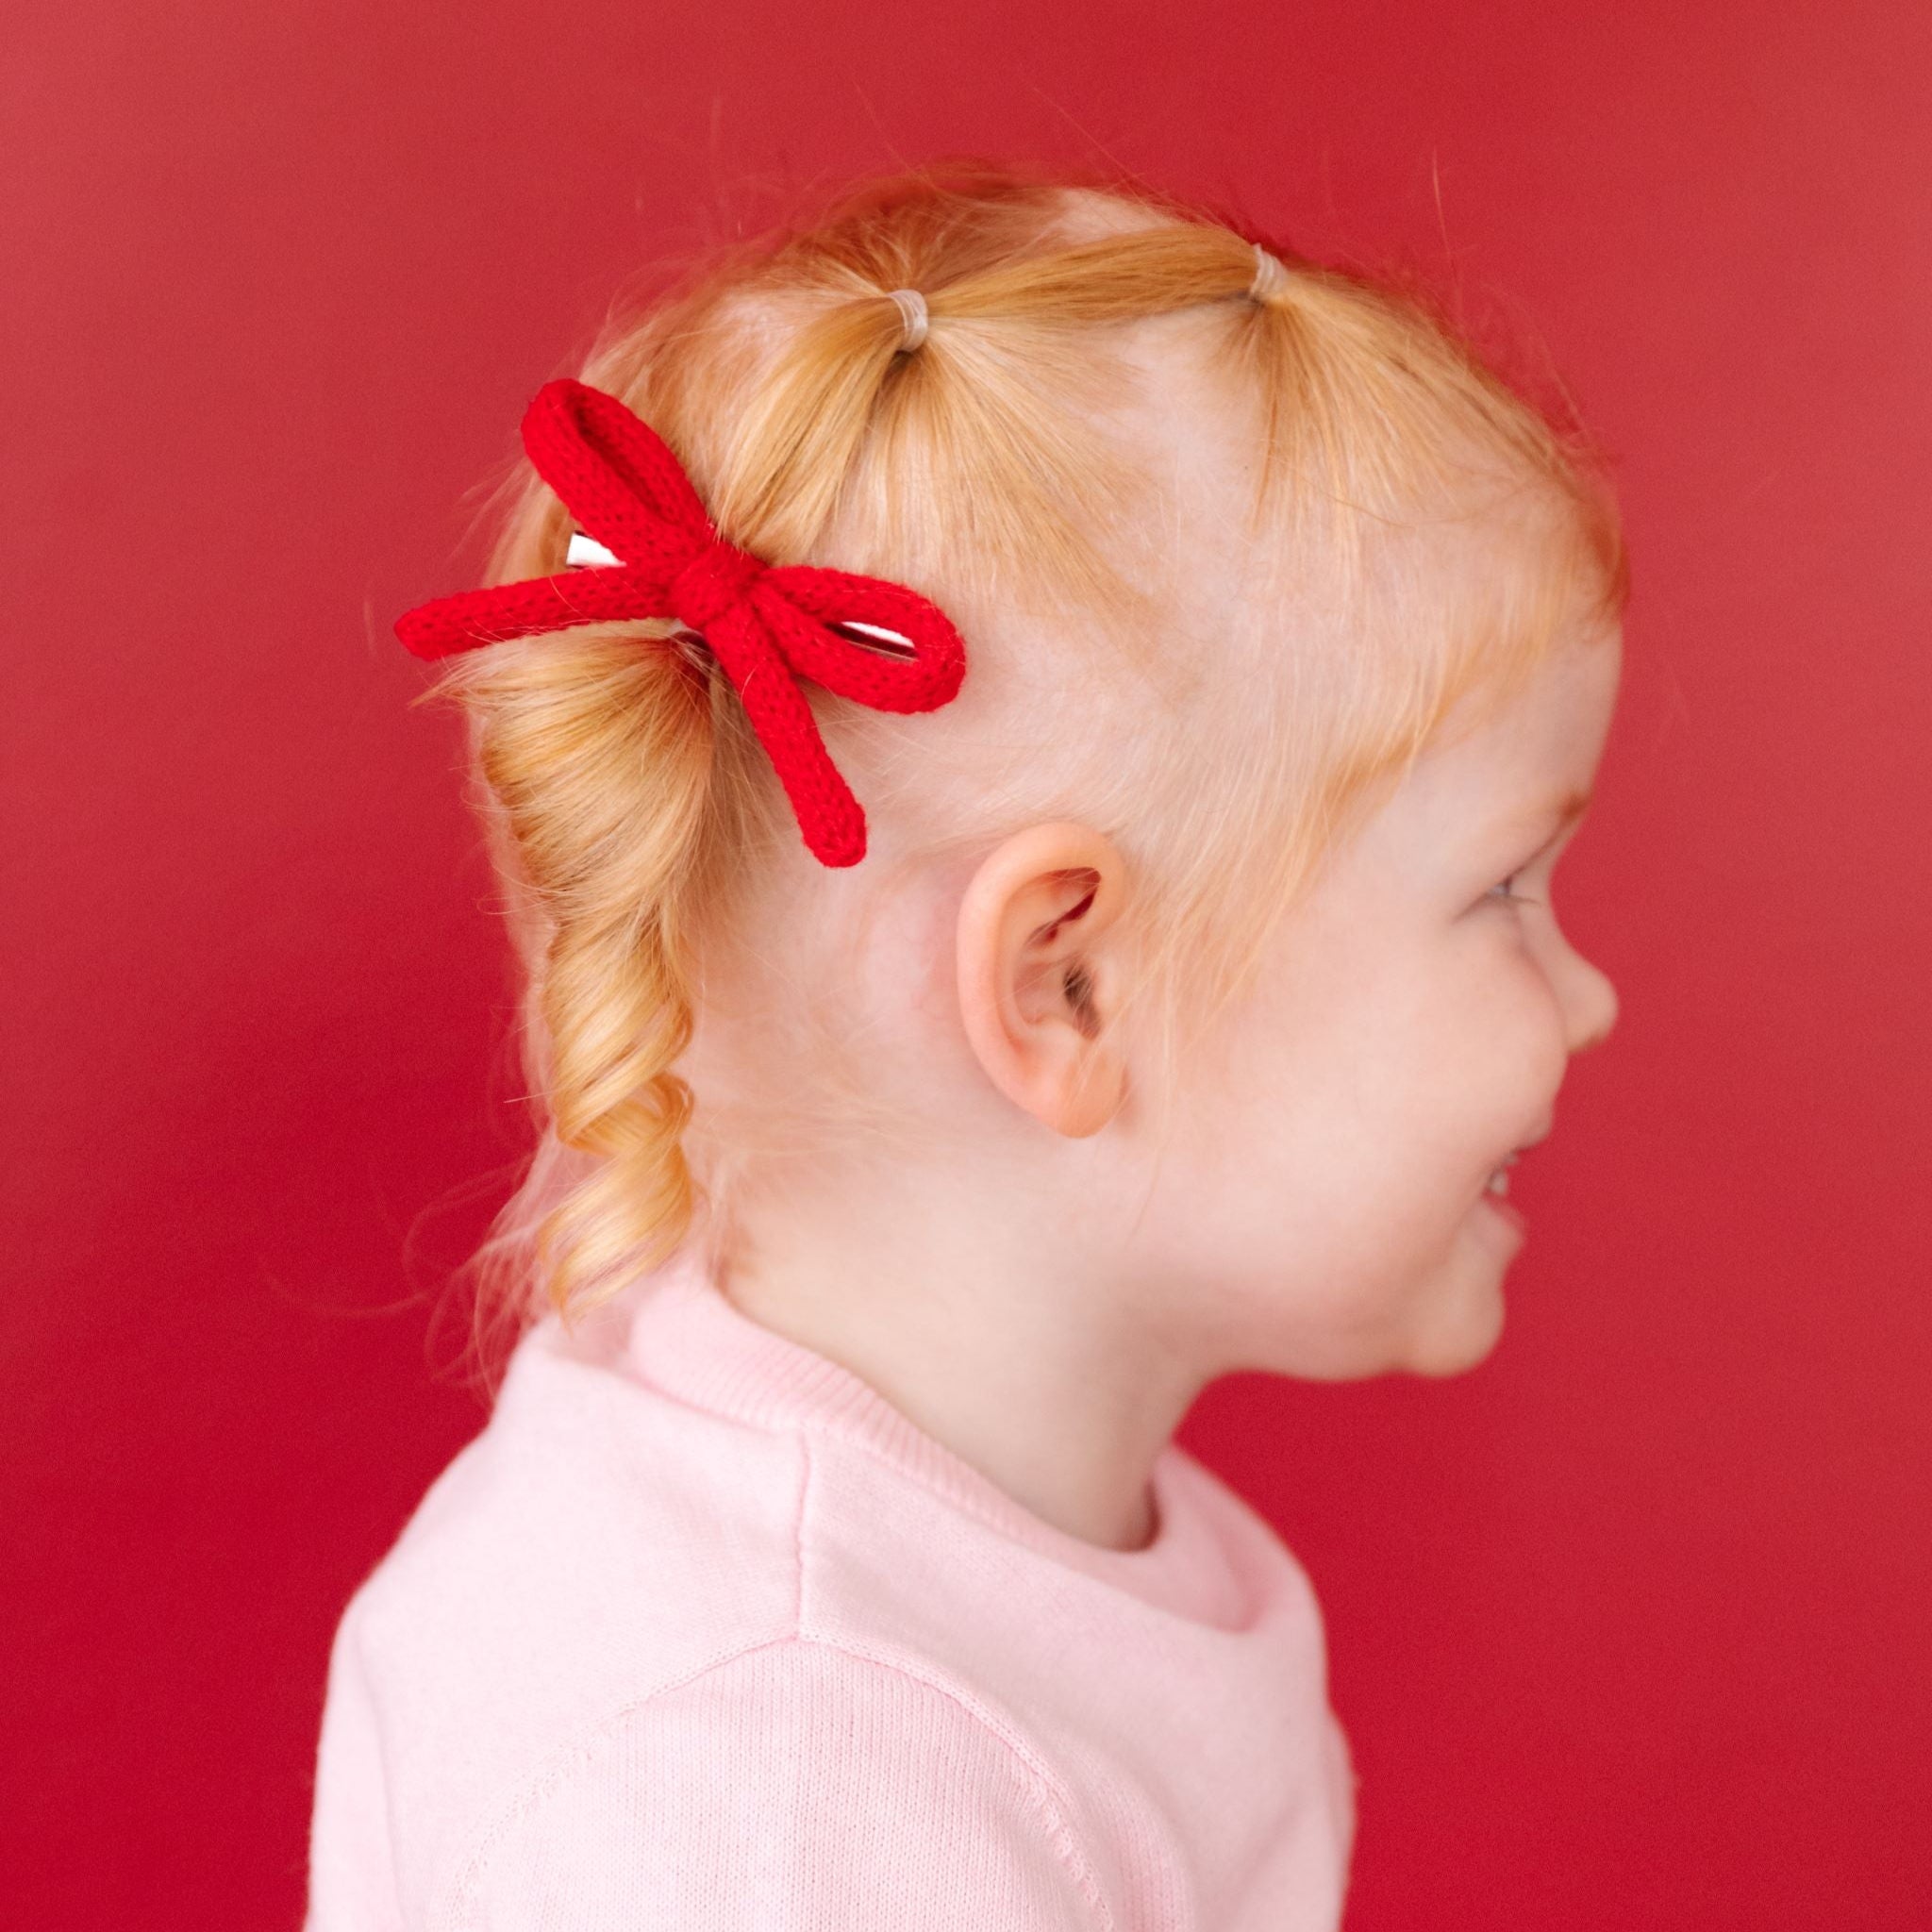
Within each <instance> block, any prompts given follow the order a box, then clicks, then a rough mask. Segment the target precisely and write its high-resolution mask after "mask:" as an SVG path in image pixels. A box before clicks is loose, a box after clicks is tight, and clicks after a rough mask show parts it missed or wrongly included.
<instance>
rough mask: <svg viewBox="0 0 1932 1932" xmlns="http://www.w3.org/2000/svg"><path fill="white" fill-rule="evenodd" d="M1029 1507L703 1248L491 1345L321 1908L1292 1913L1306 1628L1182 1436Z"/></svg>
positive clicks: (1093, 1921) (1121, 1926)
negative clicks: (1119, 1496) (1123, 1541)
mask: <svg viewBox="0 0 1932 1932" xmlns="http://www.w3.org/2000/svg"><path fill="white" fill-rule="evenodd" d="M1154 1484H1155V1496H1156V1501H1157V1503H1158V1511H1159V1519H1158V1521H1159V1526H1158V1535H1157V1537H1156V1540H1155V1541H1154V1542H1153V1543H1152V1544H1151V1545H1149V1546H1148V1547H1147V1548H1145V1549H1143V1550H1138V1551H1132V1552H1121V1551H1113V1550H1108V1549H1104V1548H1101V1547H1099V1546H1097V1545H1094V1544H1091V1543H1087V1542H1084V1541H1080V1540H1079V1539H1077V1538H1075V1537H1072V1536H1069V1535H1067V1534H1065V1533H1064V1532H1062V1531H1060V1530H1058V1529H1057V1528H1055V1527H1054V1526H1053V1525H1051V1524H1047V1523H1045V1522H1044V1521H1043V1520H1042V1519H1041V1518H1040V1517H1037V1516H1035V1515H1034V1514H1033V1513H1032V1512H1031V1511H1029V1510H1027V1509H1025V1508H1024V1507H1022V1506H1021V1505H1020V1504H1018V1503H1017V1502H1015V1501H1014V1500H1013V1499H1012V1498H1011V1497H1009V1496H1008V1494H1007V1493H1006V1492H1005V1491H1002V1490H1000V1489H999V1488H997V1487H996V1486H995V1485H994V1484H993V1483H992V1482H991V1481H990V1480H989V1479H988V1478H986V1477H985V1476H982V1475H981V1474H979V1473H978V1472H977V1471H976V1470H975V1469H974V1468H973V1467H972V1466H971V1465H970V1464H968V1463H967V1462H965V1461H964V1460H963V1459H962V1458H960V1457H956V1456H955V1455H953V1454H952V1453H951V1452H950V1451H949V1450H947V1449H946V1448H945V1447H944V1446H943V1445H942V1444H941V1443H940V1442H938V1441H936V1440H934V1439H933V1438H932V1437H930V1436H928V1435H927V1434H925V1433H924V1431H923V1430H921V1429H920V1428H918V1427H917V1426H915V1425H914V1424H912V1423H911V1421H910V1420H909V1419H908V1418H907V1417H906V1416H905V1415H904V1414H902V1413H901V1412H900V1411H899V1410H898V1409H896V1408H894V1407H892V1406H891V1404H889V1403H888V1402H887V1401H886V1400H885V1398H884V1397H882V1396H881V1395H880V1394H879V1393H878V1392H877V1391H875V1390H874V1389H873V1388H872V1386H871V1385H870V1384H868V1383H867V1382H865V1381H863V1380H862V1379H860V1377H858V1375H857V1374H854V1373H853V1372H851V1371H850V1370H848V1369H846V1368H844V1367H843V1366H842V1365H841V1364H839V1363H837V1362H834V1361H832V1360H830V1359H828V1358H827V1357H824V1356H821V1355H818V1354H816V1353H814V1352H812V1351H810V1350H808V1349H806V1348H804V1347H801V1346H800V1345H798V1344H797V1343H795V1342H793V1341H790V1340H789V1339H787V1338H785V1337H782V1336H780V1335H777V1334H775V1333H774V1331H772V1330H771V1329H768V1328H766V1327H765V1326H763V1325H762V1324H759V1323H757V1322H755V1321H753V1320H752V1319H751V1317H749V1316H748V1315H747V1314H745V1313H744V1312H743V1311H742V1310H741V1309H740V1308H738V1307H736V1306H735V1305H734V1304H732V1303H731V1302H729V1301H727V1300H726V1299H725V1298H724V1295H722V1294H721V1293H719V1292H718V1291H717V1290H716V1288H715V1287H714V1286H713V1285H712V1284H711V1282H710V1281H709V1279H708V1277H707V1276H706V1275H705V1274H703V1273H702V1272H701V1270H700V1269H699V1267H698V1265H697V1264H696V1262H695V1261H694V1260H693V1259H691V1255H690V1251H687V1254H686V1256H684V1257H680V1258H679V1259H678V1260H676V1261H675V1262H673V1263H672V1264H671V1266H670V1267H669V1268H667V1269H665V1270H663V1271H660V1272H659V1273H658V1274H656V1275H653V1276H651V1277H650V1278H649V1279H648V1280H647V1281H644V1282H641V1283H640V1284H638V1285H637V1287H635V1288H633V1289H632V1290H631V1291H628V1292H627V1293H626V1294H625V1296H623V1297H621V1298H620V1299H619V1300H618V1301H616V1302H614V1303H612V1304H610V1305H608V1307H606V1308H604V1309H601V1310H599V1311H598V1313H597V1314H596V1315H595V1316H593V1317H591V1320H590V1321H589V1322H587V1323H580V1324H578V1334H577V1337H576V1338H575V1340H572V1339H571V1338H568V1337H566V1336H565V1334H564V1332H563V1329H562V1326H561V1324H560V1323H559V1322H558V1320H557V1318H556V1317H555V1316H551V1317H549V1318H547V1319H546V1320H545V1321H544V1322H543V1323H541V1324H540V1325H538V1326H537V1327H535V1328H533V1329H532V1330H530V1331H529V1333H527V1334H526V1335H525V1337H524V1339H523V1341H521V1342H520V1343H519V1345H518V1347H517V1349H516V1351H515V1354H514V1355H513V1357H511V1361H510V1366H509V1369H508V1374H507V1375H506V1377H505V1380H504V1383H503V1387H502V1390H501V1392H500V1394H499V1396H498V1399H497V1403H496V1406H495V1408H494V1410H493V1412H492V1414H491V1418H490V1421H489V1424H488V1425H487V1426H486V1427H485V1428H484V1429H483V1430H482V1432H481V1434H480V1435H478V1436H477V1438H476V1439H475V1441H472V1442H471V1443H469V1444H468V1445H467V1446H466V1447H465V1448H464V1449H463V1450H462V1451H461V1452H460V1453H459V1454H458V1456H457V1457H456V1458H455V1459H454V1460H453V1461H452V1462H451V1463H450V1465H449V1467H448V1468H447V1469H445V1470H444V1471H443V1472H442V1474H441V1475H440V1476H439V1477H438V1478H437V1480H436V1481H435V1482H434V1483H433V1484H432V1485H431V1487H430V1489H429V1491H428V1492H427V1494H426V1495H425V1497H424V1499H423V1501H422V1503H421V1504H420V1505H419V1507H417V1509H416V1512H415V1514H414V1515H413V1517H412V1518H411V1519H410V1521H409V1523H408V1525H407V1527H406V1528H405V1529H404V1531H403V1533H402V1535H401V1537H400V1538H399V1539H398V1540H397V1541H396V1543H395V1545H394V1547H393V1548H392V1549H391V1551H390V1552H389V1553H388V1555H387V1556H385V1557H383V1559H382V1560H381V1562H380V1563H378V1564H377V1565H376V1567H375V1570H374V1572H373V1573H372V1574H370V1575H369V1577H368V1578H367V1579H366V1580H365V1581H364V1582H363V1584H362V1585H361V1587H360V1588H359V1589H358V1591H356V1593H355V1595H354V1597H353V1598H352V1599H351V1601H350V1603H349V1606H348V1607H347V1609H346V1610H345V1612H344V1613H343V1616H342V1619H341V1625H340V1627H339V1629H338V1631H337V1633H336V1639H335V1644H334V1648H333V1651H332V1653H331V1657H330V1662H329V1674H328V1691H327V1702H326V1706H325V1710H324V1713H323V1719H322V1727H321V1740H320V1748H319V1751H318V1756H317V1767H316V1788H315V1808H314V1816H313V1824H312V1834H311V1842H310V1857H309V1902H308V1919H307V1921H306V1925H305V1932H391V1928H403V1927H408V1928H410V1932H418V1928H420V1932H485V1928H488V1932H511V1928H514V1932H565V1928H568V1932H619V1928H623V1932H724V1928H730V1932H808V1928H819V1927H824V1928H827V1932H830V1928H833V1927H837V1928H839V1932H874V1928H886V1927H903V1928H907V1932H912V1928H917V1932H1046V1928H1048V1927H1053V1928H1056V1932H1075V1928H1079V1932H1102V1928H1112V1932H1303V1928H1308V1932H1313V1928H1315V1927H1332V1926H1334V1925H1335V1924H1337V1923H1338V1921H1339V1919H1340V1915H1341V1896H1342V1889H1343V1882H1344V1877H1345V1874H1346V1868H1347V1862H1348V1854H1349V1845H1350V1840H1351V1836H1352V1832H1353V1821H1354V1809H1353V1803H1352V1778H1351V1775H1350V1773H1349V1769H1348V1757H1347V1751H1346V1747H1345V1745H1344V1744H1343V1742H1342V1739H1341V1731H1340V1730H1339V1728H1338V1727H1337V1725H1336V1724H1335V1720H1334V1718H1333V1717H1332V1715H1331V1714H1330V1711H1329V1707H1328V1703H1327V1696H1326V1690H1325V1662H1324V1644H1323V1636H1322V1623H1321V1614H1320V1611H1319V1610H1318V1608H1317V1607H1316V1604H1315V1600H1314V1597H1313V1595H1312V1593H1311V1592H1310V1591H1309V1588H1308V1584H1307V1577H1306V1576H1305V1574H1303V1572H1302V1570H1301V1568H1300V1566H1299V1565H1298V1564H1297V1563H1296V1562H1295V1560H1294V1558H1293V1557H1291V1555H1290V1554H1289V1552H1288V1550H1287V1549H1286V1548H1285V1547H1284V1546H1283V1544H1282V1542H1281V1541H1280V1539H1279V1538H1278V1537H1277V1536H1276V1534H1275V1532H1274V1529H1273V1528H1272V1527H1271V1526H1270V1525H1269V1524H1268V1523H1267V1522H1266V1521H1265V1520H1264V1519H1263V1518H1262V1517H1260V1516H1259V1515H1258V1514H1257V1512H1256V1511H1255V1510H1254V1509H1252V1508H1251V1507H1249V1506H1248V1505H1247V1504H1246V1503H1244V1502H1243V1501H1242V1500H1241V1498H1240V1497H1239V1496H1238V1495H1237V1494H1236V1493H1235V1491H1233V1490H1231V1489H1230V1488H1228V1486H1227V1485H1226V1484H1224V1482H1223V1481H1222V1480H1221V1479H1220V1478H1219V1477H1218V1476H1216V1475H1215V1474H1212V1473H1211V1472H1210V1471H1209V1470H1208V1468H1207V1467H1206V1465H1205V1464H1203V1463H1201V1462H1199V1461H1198V1460H1196V1459H1195V1458H1194V1457H1191V1456H1190V1455H1189V1454H1188V1453H1187V1452H1186V1451H1184V1450H1183V1449H1181V1448H1180V1446H1179V1445H1178V1444H1177V1443H1170V1444H1169V1445H1168V1447H1167V1448H1166V1449H1165V1450H1164V1451H1163V1452H1162V1454H1161V1456H1160V1458H1159V1460H1158V1463H1157V1464H1156V1466H1155V1470H1154Z"/></svg>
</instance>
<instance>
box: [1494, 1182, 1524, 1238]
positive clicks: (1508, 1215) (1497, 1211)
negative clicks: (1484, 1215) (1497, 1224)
mask: <svg viewBox="0 0 1932 1932" xmlns="http://www.w3.org/2000/svg"><path fill="white" fill-rule="evenodd" d="M1482 1205H1483V1206H1484V1207H1485V1208H1488V1209H1489V1210H1490V1212H1491V1214H1493V1215H1495V1216H1497V1217H1498V1219H1500V1220H1503V1221H1507V1223H1508V1224H1509V1225H1510V1226H1511V1227H1513V1228H1514V1229H1515V1230H1516V1232H1517V1233H1518V1234H1527V1233H1528V1232H1529V1223H1528V1222H1526V1221H1525V1220H1524V1218H1523V1216H1522V1215H1521V1214H1519V1213H1518V1212H1517V1210H1516V1209H1515V1208H1512V1207H1511V1206H1510V1205H1509V1202H1508V1199H1507V1196H1505V1195H1502V1194H1492V1193H1491V1191H1489V1189H1488V1188H1485V1189H1484V1190H1483V1192H1482Z"/></svg>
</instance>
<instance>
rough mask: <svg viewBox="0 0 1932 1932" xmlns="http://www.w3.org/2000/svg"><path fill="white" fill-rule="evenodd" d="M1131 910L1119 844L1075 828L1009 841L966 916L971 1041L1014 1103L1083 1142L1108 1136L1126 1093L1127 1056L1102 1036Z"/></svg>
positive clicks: (966, 1007)
mask: <svg viewBox="0 0 1932 1932" xmlns="http://www.w3.org/2000/svg"><path fill="white" fill-rule="evenodd" d="M1125 901H1126V867H1125V864H1124V861H1123V860H1122V858H1121V856H1120V854H1119V853H1118V852H1117V851H1116V850H1115V849H1114V847H1113V845H1112V843H1111V842H1110V841H1108V839H1106V838H1104V837H1103V836H1102V835H1101V834H1100V833H1098V832H1096V831H1094V830H1093V829H1092V828H1091V826H1088V825H1082V824H1075V823H1074V822H1071V821H1064V822H1056V823H1054V824H1044V825H1031V826H1028V827H1027V829H1026V830H1025V831H1024V832H1016V833H1015V834H1014V835H1013V836H1012V837H1011V838H1010V839H1008V840H1007V841H1006V842H1005V843H1004V844H1002V845H1001V846H1000V847H999V848H998V850H997V851H995V852H993V853H991V855H989V857H988V858H986V859H985V860H984V861H983V862H982V863H981V865H980V867H979V869H978V871H977V872H975V873H974V875H973V878H972V880H971V882H970V883H969V884H968V886H967V888H966V892H965V896H964V898H963V899H962V901H961V903H960V907H959V925H958V980H959V1012H960V1017H961V1019H962V1020H963V1021H964V1022H965V1025H966V1037H967V1039H968V1040H969V1041H972V1043H973V1050H974V1053H975V1054H976V1055H977V1056H978V1058H979V1063H980V1065H981V1066H983V1067H984V1068H985V1069H986V1071H987V1075H988V1077H989V1078H990V1079H991V1081H992V1083H993V1085H994V1086H995V1087H997V1088H998V1089H999V1090H1000V1091H1001V1092H1002V1093H1004V1094H1005V1095H1006V1096H1007V1097H1008V1099H1009V1100H1011V1101H1012V1102H1013V1103H1014V1105H1015V1106H1017V1107H1022V1108H1024V1109H1025V1110H1026V1111H1027V1112H1028V1113H1030V1114H1032V1115H1033V1116H1034V1117H1035V1118H1036V1119H1037V1120H1040V1121H1042V1122H1044V1123H1045V1124H1046V1125H1048V1126H1050V1127H1052V1128H1053V1129H1054V1131H1055V1132H1056V1133H1059V1134H1065V1135H1067V1136H1069V1137H1070V1138H1072V1139H1074V1140H1080V1139H1084V1138H1085V1137H1086V1136H1088V1135H1089V1134H1096V1133H1098V1132H1099V1131H1100V1129H1101V1128H1102V1127H1104V1126H1105V1125H1106V1124H1108V1121H1110V1120H1111V1119H1112V1118H1113V1117H1114V1115H1115V1113H1117V1112H1118V1111H1119V1109H1120V1106H1121V1102H1122V1101H1123V1100H1124V1098H1125V1095H1126V1068H1125V1066H1124V1064H1123V1063H1122V1061H1121V1058H1120V1057H1119V1053H1118V1050H1117V1048H1116V1047H1115V1046H1114V1045H1112V1044H1102V1043H1101V1041H1099V1039H1098V1038H1097V1036H1098V1034H1099V1031H1100V1027H1099V1021H1100V1016H1101V1014H1102V1013H1103V1012H1104V1011H1105V1010H1106V1009H1107V1003H1108V1000H1109V999H1110V997H1111V994H1112V991H1113V988H1114V986H1115V984H1116V982H1117V977H1118V974H1117V958H1116V953H1115V949H1114V943H1113V941H1111V940H1109V938H1108V933H1109V928H1111V927H1112V926H1113V924H1114V922H1115V921H1116V920H1117V919H1118V918H1119V916H1120V913H1121V910H1122V908H1123V907H1124V904H1125ZM1114 939H1115V940H1117V939H1118V935H1117V934H1116V935H1114Z"/></svg>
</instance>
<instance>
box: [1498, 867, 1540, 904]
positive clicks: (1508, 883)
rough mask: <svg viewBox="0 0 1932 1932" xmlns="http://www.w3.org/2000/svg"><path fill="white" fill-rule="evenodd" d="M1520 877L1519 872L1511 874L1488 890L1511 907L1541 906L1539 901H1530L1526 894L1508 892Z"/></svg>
mask: <svg viewBox="0 0 1932 1932" xmlns="http://www.w3.org/2000/svg"><path fill="white" fill-rule="evenodd" d="M1522 876H1523V874H1521V873H1520V872H1512V873H1511V874H1509V876H1508V877H1507V879H1505V880H1503V881H1502V883H1501V884H1500V885H1494V886H1491V888H1490V892H1491V895H1492V896H1494V897H1497V898H1501V899H1503V900H1505V901H1507V903H1508V904H1510V905H1512V906H1541V904H1542V901H1541V899H1532V898H1530V897H1529V896H1528V894H1527V893H1524V892H1513V891H1510V890H1509V889H1510V888H1511V887H1512V886H1513V885H1515V883H1516V881H1517V880H1518V879H1520V878H1521V877H1522Z"/></svg>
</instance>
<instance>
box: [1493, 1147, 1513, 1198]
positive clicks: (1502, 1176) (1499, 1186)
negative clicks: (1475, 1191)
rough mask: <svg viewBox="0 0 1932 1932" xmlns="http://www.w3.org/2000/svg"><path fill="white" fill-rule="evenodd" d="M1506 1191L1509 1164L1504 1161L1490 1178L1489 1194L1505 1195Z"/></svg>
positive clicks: (1507, 1187)
mask: <svg viewBox="0 0 1932 1932" xmlns="http://www.w3.org/2000/svg"><path fill="white" fill-rule="evenodd" d="M1511 1158H1514V1157H1513V1156H1512V1157H1511ZM1508 1191H1509V1163H1508V1161H1505V1162H1504V1163H1503V1165H1502V1166H1501V1167H1499V1168H1498V1169H1497V1170H1496V1171H1495V1173H1494V1174H1491V1176H1490V1192H1491V1193H1492V1194H1507V1192H1508Z"/></svg>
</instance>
